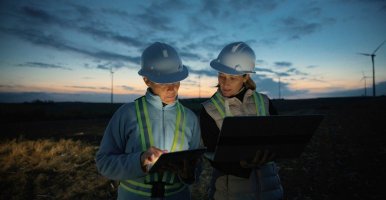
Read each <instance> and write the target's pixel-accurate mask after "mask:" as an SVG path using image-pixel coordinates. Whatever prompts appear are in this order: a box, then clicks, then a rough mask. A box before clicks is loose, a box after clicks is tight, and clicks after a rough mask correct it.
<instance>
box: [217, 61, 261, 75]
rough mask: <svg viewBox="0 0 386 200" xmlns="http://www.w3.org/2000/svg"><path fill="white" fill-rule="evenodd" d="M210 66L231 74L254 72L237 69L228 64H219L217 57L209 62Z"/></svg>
mask: <svg viewBox="0 0 386 200" xmlns="http://www.w3.org/2000/svg"><path fill="white" fill-rule="evenodd" d="M210 66H211V67H212V68H213V69H215V70H217V71H219V72H222V73H225V74H231V75H243V74H249V73H256V72H254V71H237V70H235V69H233V68H231V67H229V66H226V65H224V64H221V63H220V62H218V61H217V59H215V60H212V61H211V62H210Z"/></svg>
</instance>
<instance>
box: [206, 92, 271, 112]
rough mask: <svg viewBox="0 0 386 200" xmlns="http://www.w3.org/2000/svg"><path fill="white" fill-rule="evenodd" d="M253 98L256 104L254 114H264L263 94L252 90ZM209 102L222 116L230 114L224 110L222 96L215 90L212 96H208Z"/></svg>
mask: <svg viewBox="0 0 386 200" xmlns="http://www.w3.org/2000/svg"><path fill="white" fill-rule="evenodd" d="M252 94H253V100H254V102H255V106H256V115H257V116H265V115H267V114H266V111H265V106H264V100H263V96H262V95H261V94H260V93H257V92H253V93H252ZM210 100H211V102H212V103H213V104H214V106H215V107H216V109H217V111H218V112H219V113H220V115H221V117H222V118H225V117H227V116H232V114H231V113H229V112H226V107H225V102H224V99H223V97H222V96H221V95H220V93H218V92H216V93H215V95H213V97H212V98H210Z"/></svg>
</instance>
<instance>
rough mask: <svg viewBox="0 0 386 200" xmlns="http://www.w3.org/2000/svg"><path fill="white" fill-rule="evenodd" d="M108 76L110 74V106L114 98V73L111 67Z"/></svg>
mask: <svg viewBox="0 0 386 200" xmlns="http://www.w3.org/2000/svg"><path fill="white" fill-rule="evenodd" d="M110 74H111V104H113V102H114V101H113V97H114V91H113V88H114V71H113V66H111V67H110Z"/></svg>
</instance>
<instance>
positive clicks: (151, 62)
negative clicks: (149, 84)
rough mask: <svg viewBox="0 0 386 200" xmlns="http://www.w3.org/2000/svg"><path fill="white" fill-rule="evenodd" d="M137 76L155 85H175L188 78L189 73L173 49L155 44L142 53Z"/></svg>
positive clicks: (165, 45)
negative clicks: (143, 77)
mask: <svg viewBox="0 0 386 200" xmlns="http://www.w3.org/2000/svg"><path fill="white" fill-rule="evenodd" d="M138 74H139V75H141V76H145V77H147V78H148V79H149V80H151V81H153V82H155V83H175V82H178V81H181V80H183V79H185V78H186V77H188V74H189V72H188V68H187V67H186V66H185V65H183V64H182V61H181V58H180V56H179V55H178V53H177V51H176V50H175V49H174V48H173V47H171V46H170V45H168V44H165V43H161V42H155V43H153V44H152V45H150V46H149V47H147V48H146V49H145V50H144V51H143V53H142V56H141V69H140V70H139V71H138Z"/></svg>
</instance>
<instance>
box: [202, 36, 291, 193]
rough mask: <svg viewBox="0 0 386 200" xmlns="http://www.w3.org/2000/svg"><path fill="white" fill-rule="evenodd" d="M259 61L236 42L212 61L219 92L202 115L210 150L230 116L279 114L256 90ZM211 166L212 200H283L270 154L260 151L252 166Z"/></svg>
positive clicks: (219, 164) (211, 64) (242, 45)
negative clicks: (225, 120)
mask: <svg viewBox="0 0 386 200" xmlns="http://www.w3.org/2000/svg"><path fill="white" fill-rule="evenodd" d="M255 60H256V57H255V53H254V51H253V50H252V49H251V48H250V47H249V46H248V45H247V44H245V43H244V42H234V43H231V44H228V45H226V46H225V47H224V48H223V49H222V51H221V52H220V54H219V55H218V57H217V59H215V60H212V61H211V63H210V66H211V67H212V68H213V69H215V70H217V71H218V90H217V92H216V93H215V94H214V95H213V96H212V97H211V98H210V99H209V100H208V101H206V102H204V103H203V109H202V110H201V113H200V125H201V127H202V132H201V134H202V139H203V142H204V145H205V146H206V147H207V148H208V151H212V152H213V151H214V150H215V148H216V144H217V139H218V136H219V132H220V129H221V126H222V123H223V120H224V118H225V117H226V116H253V115H254V116H256V115H258V116H264V115H269V114H277V112H276V110H275V109H274V108H273V106H272V104H271V102H270V100H269V98H268V97H267V96H266V95H264V94H261V93H258V92H256V91H255V90H256V84H255V83H254V81H253V80H252V79H251V77H250V74H251V73H254V68H255ZM204 127H205V128H204ZM235 134H236V133H235ZM211 164H212V166H213V172H212V177H211V182H210V186H209V190H208V193H209V198H210V199H216V200H217V199H219V200H224V199H229V200H230V199H242V200H246V199H259V200H271V199H272V200H274V199H275V200H276V199H282V198H283V189H282V186H281V183H280V179H279V175H278V169H277V167H276V165H275V163H274V162H272V156H271V155H270V154H268V153H265V152H264V153H263V152H256V156H255V158H254V159H253V160H252V161H249V163H248V161H240V162H238V163H231V164H227V165H224V164H221V163H215V162H211ZM251 169H252V170H251ZM251 171H252V172H251Z"/></svg>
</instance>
